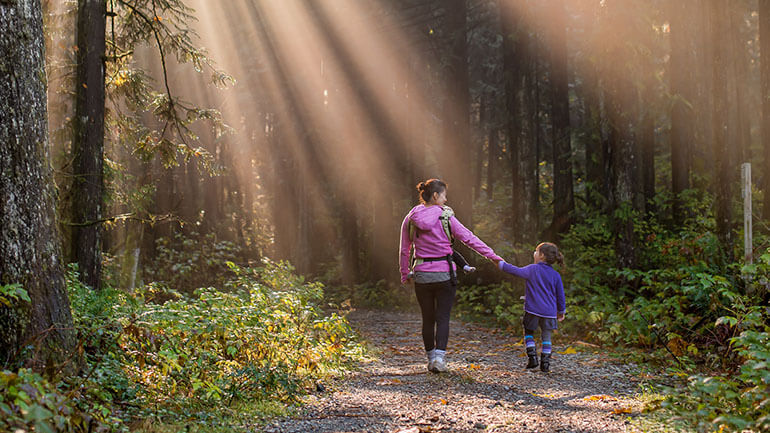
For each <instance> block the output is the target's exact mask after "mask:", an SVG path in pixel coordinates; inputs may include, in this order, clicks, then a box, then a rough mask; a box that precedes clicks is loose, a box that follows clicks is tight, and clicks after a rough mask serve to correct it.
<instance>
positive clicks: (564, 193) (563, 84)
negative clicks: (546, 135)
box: [548, 0, 575, 240]
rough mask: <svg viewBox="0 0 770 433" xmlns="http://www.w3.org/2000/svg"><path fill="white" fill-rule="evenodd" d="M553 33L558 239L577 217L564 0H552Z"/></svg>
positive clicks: (553, 230) (554, 227) (554, 232)
mask: <svg viewBox="0 0 770 433" xmlns="http://www.w3.org/2000/svg"><path fill="white" fill-rule="evenodd" d="M550 1H551V2H552V3H551V19H552V20H551V23H550V25H551V26H552V27H551V28H552V33H551V40H550V48H551V50H550V53H551V121H552V125H553V126H552V129H551V134H552V139H553V220H552V221H551V226H550V228H549V230H548V232H549V233H548V237H550V238H551V240H556V238H558V237H559V236H560V235H561V234H562V233H564V232H566V231H567V230H568V229H569V227H570V225H571V224H572V220H573V213H574V211H575V197H574V193H573V189H572V158H571V156H572V146H571V140H570V134H571V133H570V122H569V121H570V119H569V87H568V75H567V28H566V25H567V14H566V11H565V10H564V1H563V0H550Z"/></svg>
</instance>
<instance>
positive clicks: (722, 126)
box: [710, 1, 733, 261]
mask: <svg viewBox="0 0 770 433" xmlns="http://www.w3.org/2000/svg"><path fill="white" fill-rule="evenodd" d="M710 12H711V16H710V18H711V50H712V59H713V64H712V80H713V81H712V85H713V100H714V105H713V108H712V112H713V123H712V131H713V157H714V159H715V161H716V166H715V168H716V170H715V176H713V178H712V179H713V186H714V192H715V196H716V197H715V198H716V203H715V207H716V212H714V214H715V215H716V223H717V236H718V237H719V241H720V244H721V245H722V248H724V250H725V253H726V258H727V260H728V261H730V260H731V258H732V250H733V233H732V206H731V204H732V199H733V196H732V190H733V188H732V176H731V170H732V164H731V160H732V158H731V156H730V154H729V153H728V145H727V127H728V126H727V125H728V116H729V113H728V108H729V107H728V98H727V82H728V80H727V68H728V64H727V55H728V54H727V53H728V49H729V46H728V44H729V38H728V37H725V35H726V33H725V32H726V31H727V28H728V25H727V9H726V3H723V2H720V1H715V2H713V3H712V4H711V6H710Z"/></svg>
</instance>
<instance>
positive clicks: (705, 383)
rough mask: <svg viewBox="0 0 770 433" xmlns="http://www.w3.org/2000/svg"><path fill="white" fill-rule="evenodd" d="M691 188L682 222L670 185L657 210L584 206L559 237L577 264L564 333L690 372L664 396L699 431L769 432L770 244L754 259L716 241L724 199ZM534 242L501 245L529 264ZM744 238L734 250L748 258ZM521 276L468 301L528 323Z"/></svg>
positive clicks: (471, 309) (567, 277)
mask: <svg viewBox="0 0 770 433" xmlns="http://www.w3.org/2000/svg"><path fill="white" fill-rule="evenodd" d="M684 195H685V200H686V205H685V206H684V208H686V209H688V212H689V213H688V217H687V219H686V221H685V224H683V225H681V226H677V225H676V224H674V222H673V221H672V220H671V218H670V215H671V212H670V211H671V209H670V206H669V203H671V197H669V196H668V195H667V194H665V193H664V194H659V195H658V196H656V197H655V200H654V202H653V203H651V205H652V207H653V208H654V209H655V212H649V213H647V214H643V213H640V212H636V211H632V210H630V209H627V210H626V211H625V212H624V213H623V214H622V215H608V214H606V213H605V212H603V211H602V210H601V209H600V208H598V207H597V208H594V209H592V208H591V207H589V206H584V207H583V208H582V209H579V212H581V213H583V215H581V218H580V221H581V222H580V223H578V224H576V225H574V226H573V227H572V229H571V230H570V231H569V232H568V233H567V234H566V235H565V236H564V238H563V239H562V240H561V241H560V242H559V244H560V248H561V249H562V251H563V252H564V255H565V257H566V263H567V264H566V266H564V267H557V269H558V270H559V272H560V273H561V274H562V277H563V279H564V282H565V290H566V295H567V303H568V308H567V320H566V321H565V322H564V324H563V325H562V328H563V329H562V332H567V333H568V334H572V335H579V336H581V337H582V338H585V339H589V340H591V341H593V342H594V343H598V344H602V345H606V346H610V347H631V348H640V349H644V350H643V351H641V352H640V355H637V357H639V358H640V361H643V362H648V363H652V364H654V365H657V366H659V367H663V369H662V371H665V372H667V373H668V374H669V375H670V376H671V377H673V378H681V379H682V381H683V382H684V383H681V384H680V385H678V386H670V387H668V388H667V389H666V390H665V392H666V393H667V395H668V398H667V399H666V400H665V401H664V402H663V404H662V405H661V406H662V407H663V408H664V409H665V410H669V411H671V413H672V414H673V415H676V416H677V417H679V418H681V419H683V420H685V421H687V422H689V424H690V425H692V426H693V427H694V428H695V429H696V430H699V431H711V430H721V431H741V430H746V429H748V430H753V431H766V430H767V429H768V427H770V417H769V414H770V399H768V395H770V393H769V392H768V391H770V390H768V383H770V376H769V375H768V368H767V365H768V359H769V358H768V356H770V345H769V344H768V343H769V342H768V323H769V321H768V319H769V318H770V312H768V307H767V300H768V287H769V282H770V251H765V252H764V253H763V252H762V250H760V251H759V255H760V257H759V258H758V259H757V260H756V263H755V264H752V265H743V264H742V263H736V262H734V261H732V260H730V259H728V258H726V257H730V256H728V255H726V252H728V251H726V250H727V249H729V247H730V246H727V248H726V247H725V246H723V245H721V244H720V243H719V241H718V239H717V236H716V233H715V227H716V225H715V222H714V216H713V214H712V211H711V210H712V203H713V198H712V197H711V196H709V194H708V193H704V192H700V191H694V190H692V191H687V192H685V194H684ZM619 212H620V211H619ZM613 216H614V217H616V218H619V219H621V220H623V219H626V218H629V219H631V220H632V221H633V225H634V228H635V239H636V242H635V251H636V254H637V260H638V265H637V267H636V268H634V269H629V268H619V267H618V266H617V261H616V255H615V250H614V236H613V232H612V224H613ZM485 218H486V217H485V216H484V215H479V216H478V217H477V221H478V223H477V226H478V227H480V230H478V231H479V232H480V233H483V232H484V230H485V227H487V226H490V227H492V229H491V230H490V232H491V233H494V232H495V231H496V230H499V228H495V227H496V226H497V225H499V221H500V218H495V219H494V220H493V221H486V220H485ZM489 237H490V238H491V236H489ZM482 238H484V235H482ZM741 238H742V237H741ZM755 245H767V238H766V236H764V235H762V234H759V235H757V234H755ZM529 247H531V246H529V245H525V246H523V247H518V248H516V247H513V246H511V245H508V244H500V245H495V249H496V251H498V252H499V253H500V254H502V255H503V256H504V257H506V258H507V257H511V260H521V262H519V263H516V264H517V265H521V266H523V265H525V264H527V263H529V262H531V248H529ZM734 247H735V250H734V251H729V252H730V253H732V257H742V250H741V251H739V249H738V245H735V246H734ZM516 284H517V283H515V282H513V283H511V282H509V281H507V280H503V281H502V282H500V283H496V284H492V285H483V286H475V285H471V286H470V287H463V288H462V290H460V291H459V292H458V302H457V309H458V311H459V312H460V313H464V314H470V315H474V316H478V317H482V318H485V319H487V320H488V319H490V318H493V319H494V320H495V321H497V322H498V323H499V324H500V325H501V326H505V327H509V328H511V329H519V328H520V320H521V308H522V301H521V300H520V299H519V296H520V295H521V294H523V290H522V289H521V287H518V286H517V285H516ZM649 354H651V355H649Z"/></svg>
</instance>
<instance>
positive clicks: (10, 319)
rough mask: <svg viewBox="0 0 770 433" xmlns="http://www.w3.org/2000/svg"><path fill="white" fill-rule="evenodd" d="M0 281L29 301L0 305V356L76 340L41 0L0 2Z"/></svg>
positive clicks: (50, 352)
mask: <svg viewBox="0 0 770 433" xmlns="http://www.w3.org/2000/svg"><path fill="white" fill-rule="evenodd" d="M0 52H2V53H3V55H2V57H0V71H3V73H2V75H0V174H1V175H0V230H1V231H0V285H6V284H15V283H18V284H21V286H22V287H23V288H24V289H25V290H26V291H27V293H28V294H29V297H30V300H31V302H29V303H25V302H22V301H19V302H15V303H14V304H13V307H8V306H6V305H0V363H2V364H3V365H7V364H8V361H9V360H10V359H11V358H13V357H14V356H15V355H16V354H18V353H19V350H20V349H22V348H23V347H25V346H27V345H29V344H34V347H35V348H36V349H35V353H32V354H29V356H30V358H28V359H30V360H31V361H32V362H33V363H34V362H35V361H42V360H44V359H46V358H50V357H54V358H56V356H55V354H56V353H57V351H58V353H63V352H67V351H69V350H71V349H72V348H73V347H74V332H73V331H72V316H71V314H70V306H69V299H68V298H67V292H66V289H65V287H64V274H63V268H62V263H61V251H60V250H61V246H60V240H59V234H58V231H57V227H56V214H55V211H54V209H55V206H56V201H55V198H54V195H55V191H54V185H53V176H52V174H51V168H50V162H49V160H48V130H47V118H46V88H45V87H46V76H45V59H44V55H43V52H44V46H43V19H42V11H41V6H40V1H39V0H15V1H12V2H8V1H3V2H0Z"/></svg>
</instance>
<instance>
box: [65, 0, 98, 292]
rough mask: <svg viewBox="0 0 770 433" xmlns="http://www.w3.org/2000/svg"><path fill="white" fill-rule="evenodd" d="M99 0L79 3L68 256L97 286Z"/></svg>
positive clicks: (90, 283) (87, 281) (82, 276)
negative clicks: (70, 238) (71, 224)
mask: <svg viewBox="0 0 770 433" xmlns="http://www.w3.org/2000/svg"><path fill="white" fill-rule="evenodd" d="M104 27H105V6H104V0H79V1H78V30H77V47H78V50H77V79H76V81H75V100H76V103H75V121H74V122H73V124H74V128H75V138H74V140H73V141H72V153H73V179H74V182H73V184H72V197H73V200H74V205H73V206H72V211H73V216H72V221H73V224H74V229H73V237H72V239H73V245H72V247H73V251H72V257H73V258H74V259H75V260H76V261H77V263H78V269H79V270H80V280H81V281H82V282H83V283H84V284H86V285H88V286H91V287H92V288H94V289H99V287H100V286H101V273H102V272H101V269H102V225H101V222H100V221H99V220H101V218H102V195H103V191H104V176H103V168H102V166H103V164H104V54H105V51H104V50H105V40H104Z"/></svg>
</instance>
